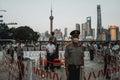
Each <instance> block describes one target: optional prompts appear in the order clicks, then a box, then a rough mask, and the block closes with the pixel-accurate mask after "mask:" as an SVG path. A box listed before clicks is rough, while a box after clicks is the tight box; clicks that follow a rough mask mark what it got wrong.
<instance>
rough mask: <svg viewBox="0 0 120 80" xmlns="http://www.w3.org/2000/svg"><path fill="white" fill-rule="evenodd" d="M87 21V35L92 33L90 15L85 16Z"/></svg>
mask: <svg viewBox="0 0 120 80" xmlns="http://www.w3.org/2000/svg"><path fill="white" fill-rule="evenodd" d="M87 23H88V29H89V33H88V35H89V36H91V35H92V30H91V17H87Z"/></svg>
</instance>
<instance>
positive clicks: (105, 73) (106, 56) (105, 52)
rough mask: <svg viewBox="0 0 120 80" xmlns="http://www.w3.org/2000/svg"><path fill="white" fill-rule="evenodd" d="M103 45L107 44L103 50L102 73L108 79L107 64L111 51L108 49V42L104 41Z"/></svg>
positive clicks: (108, 63)
mask: <svg viewBox="0 0 120 80" xmlns="http://www.w3.org/2000/svg"><path fill="white" fill-rule="evenodd" d="M105 45H106V46H107V47H106V49H105V51H104V75H106V79H110V76H109V74H108V70H107V69H108V68H107V67H108V65H110V61H111V51H110V46H109V42H107V43H105Z"/></svg>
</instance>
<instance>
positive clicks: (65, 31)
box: [64, 28, 67, 37]
mask: <svg viewBox="0 0 120 80" xmlns="http://www.w3.org/2000/svg"><path fill="white" fill-rule="evenodd" d="M64 37H67V28H65V29H64Z"/></svg>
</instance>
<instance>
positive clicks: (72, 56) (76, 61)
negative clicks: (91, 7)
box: [65, 30, 84, 80]
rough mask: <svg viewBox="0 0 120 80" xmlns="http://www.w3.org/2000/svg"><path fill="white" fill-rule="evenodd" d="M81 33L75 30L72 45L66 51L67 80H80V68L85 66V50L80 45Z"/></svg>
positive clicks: (72, 34)
mask: <svg viewBox="0 0 120 80" xmlns="http://www.w3.org/2000/svg"><path fill="white" fill-rule="evenodd" d="M79 34H80V31H78V30H73V31H72V32H71V33H70V35H71V44H69V45H68V46H66V49H65V68H66V75H67V80H79V79H80V66H81V65H82V64H83V57H84V54H83V48H82V47H81V46H80V45H79V44H78V43H79Z"/></svg>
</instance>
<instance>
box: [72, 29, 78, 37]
mask: <svg viewBox="0 0 120 80" xmlns="http://www.w3.org/2000/svg"><path fill="white" fill-rule="evenodd" d="M79 34H80V31H79V30H73V31H72V32H71V33H70V35H71V36H74V35H78V36H79Z"/></svg>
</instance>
